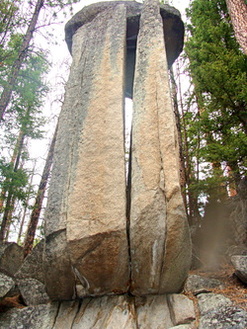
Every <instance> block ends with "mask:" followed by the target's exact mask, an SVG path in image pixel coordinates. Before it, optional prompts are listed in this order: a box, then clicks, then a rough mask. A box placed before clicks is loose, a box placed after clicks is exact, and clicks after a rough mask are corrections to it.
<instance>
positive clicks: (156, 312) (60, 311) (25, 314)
mask: <svg viewBox="0 0 247 329" xmlns="http://www.w3.org/2000/svg"><path fill="white" fill-rule="evenodd" d="M184 298H186V297H184ZM187 302H188V303H189V299H188V298H187ZM184 305H186V303H184ZM176 311H177V310H175V312H176ZM172 313H174V310H173V304H171V303H168V300H167V296H147V297H136V298H134V297H129V296H127V295H123V296H104V297H95V298H90V297H88V298H84V299H83V300H82V301H80V302H79V301H70V302H62V303H60V305H58V303H51V304H47V305H39V306H37V307H35V308H34V307H27V308H25V309H21V310H11V311H8V312H7V313H6V314H4V315H3V316H1V317H0V327H1V328H2V329H5V328H6V329H7V328H11V329H17V328H32V329H36V328H37V329H38V328H44V329H68V328H71V329H81V328H83V329H101V328H104V329H113V328H114V329H115V328H117V329H138V328H143V329H150V328H153V329H161V328H162V329H169V328H171V327H173V326H174V325H175V323H174V321H173V320H172V318H171V314H172ZM187 316H188V314H187ZM190 316H191V315H190ZM42 317H43V318H42ZM192 317H193V313H192ZM180 320H181V321H182V317H181V316H180ZM185 321H186V320H185ZM182 323H186V322H182Z"/></svg>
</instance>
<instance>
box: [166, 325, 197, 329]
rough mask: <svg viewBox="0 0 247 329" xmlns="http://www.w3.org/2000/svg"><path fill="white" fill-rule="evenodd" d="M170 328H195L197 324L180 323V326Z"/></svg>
mask: <svg viewBox="0 0 247 329" xmlns="http://www.w3.org/2000/svg"><path fill="white" fill-rule="evenodd" d="M169 329H195V326H193V325H190V324H180V325H178V326H175V327H171V328H169Z"/></svg>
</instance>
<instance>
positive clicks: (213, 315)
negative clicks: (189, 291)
mask: <svg viewBox="0 0 247 329" xmlns="http://www.w3.org/2000/svg"><path fill="white" fill-rule="evenodd" d="M198 305H199V310H200V315H201V317H200V321H199V329H216V328H217V329H245V328H246V327H247V312H246V311H245V310H243V309H241V308H238V307H237V306H235V305H233V303H232V301H231V300H230V299H229V298H227V297H225V296H223V295H221V294H211V293H210V294H200V295H198Z"/></svg>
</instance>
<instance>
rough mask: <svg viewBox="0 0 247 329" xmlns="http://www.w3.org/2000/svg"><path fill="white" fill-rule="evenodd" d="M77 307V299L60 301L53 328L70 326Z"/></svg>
mask: <svg viewBox="0 0 247 329" xmlns="http://www.w3.org/2000/svg"><path fill="white" fill-rule="evenodd" d="M79 307H80V303H79V301H69V302H62V303H61V304H60V307H59V312H58V315H57V317H56V322H55V324H54V327H53V329H68V328H72V325H73V322H74V319H75V317H76V314H77V313H78V311H79Z"/></svg>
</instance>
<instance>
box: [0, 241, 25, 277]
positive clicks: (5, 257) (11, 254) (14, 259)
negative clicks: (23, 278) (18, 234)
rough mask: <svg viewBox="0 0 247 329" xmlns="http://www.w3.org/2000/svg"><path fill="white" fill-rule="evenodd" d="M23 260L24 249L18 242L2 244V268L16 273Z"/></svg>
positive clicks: (0, 245) (0, 261)
mask: <svg viewBox="0 0 247 329" xmlns="http://www.w3.org/2000/svg"><path fill="white" fill-rule="evenodd" d="M22 261H23V249H22V247H20V246H18V244H17V243H14V242H13V243H12V242H11V243H4V244H0V268H1V269H4V270H5V271H7V272H8V273H10V274H11V275H14V274H15V273H16V272H17V271H18V269H19V268H20V266H21V264H22Z"/></svg>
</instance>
